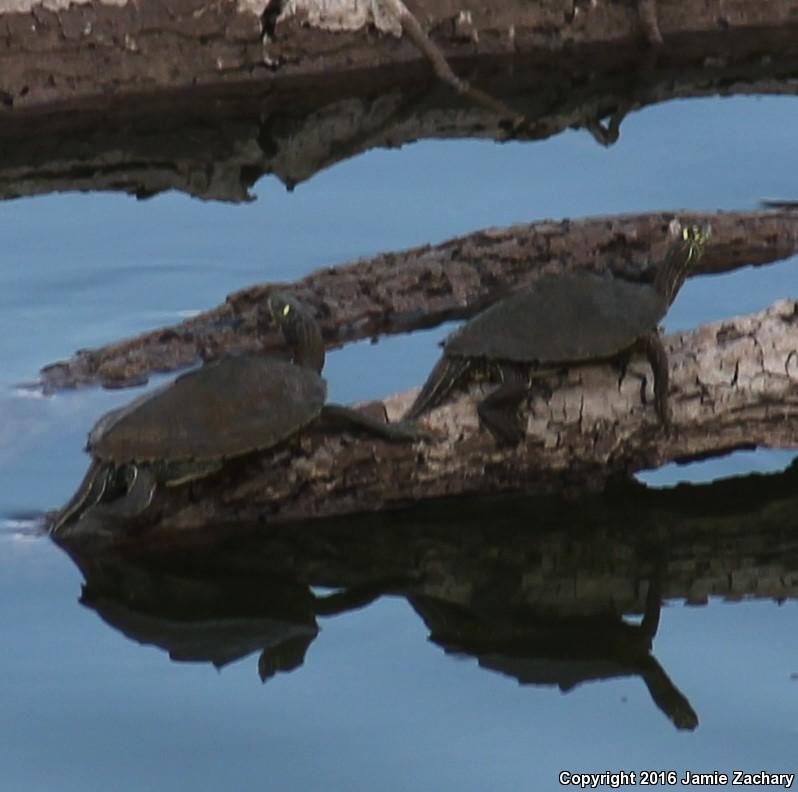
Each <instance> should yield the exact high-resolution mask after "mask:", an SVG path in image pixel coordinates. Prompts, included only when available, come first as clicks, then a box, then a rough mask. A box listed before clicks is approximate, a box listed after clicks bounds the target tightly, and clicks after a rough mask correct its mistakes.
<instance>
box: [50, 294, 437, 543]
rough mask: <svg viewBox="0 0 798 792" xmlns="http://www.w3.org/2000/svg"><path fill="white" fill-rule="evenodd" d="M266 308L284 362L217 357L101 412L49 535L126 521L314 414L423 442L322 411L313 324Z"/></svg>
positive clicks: (354, 416) (282, 299) (272, 301)
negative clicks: (87, 458)
mask: <svg viewBox="0 0 798 792" xmlns="http://www.w3.org/2000/svg"><path fill="white" fill-rule="evenodd" d="M268 307H269V313H270V315H271V319H272V322H273V323H275V324H277V326H278V327H279V328H280V330H281V332H282V335H283V337H284V339H285V341H286V343H287V345H288V347H289V349H290V351H291V355H292V359H293V362H290V361H287V360H281V359H279V358H274V357H266V356H258V355H242V356H238V357H233V356H230V357H224V358H221V359H220V360H217V361H214V362H213V363H209V364H208V365H206V366H203V367H202V368H200V369H197V370H195V371H190V372H188V373H186V374H183V375H181V376H180V377H178V378H177V379H176V380H175V381H174V382H173V383H171V384H169V385H167V386H165V387H163V388H160V389H159V390H156V391H154V392H152V393H148V394H145V395H143V396H141V397H140V398H138V399H136V400H134V401H133V402H131V403H130V404H128V405H127V406H125V407H122V408H120V409H117V410H112V411H111V412H109V413H107V414H106V415H104V416H103V417H102V418H101V419H100V420H99V421H98V422H97V424H96V425H95V426H94V428H93V429H92V430H91V432H90V433H89V438H88V442H87V445H86V450H87V451H88V452H89V453H90V454H91V455H92V457H93V460H92V463H91V466H90V467H89V470H88V472H87V474H86V476H85V477H84V480H83V482H82V483H81V485H80V487H79V489H78V491H77V492H76V493H75V495H74V496H73V497H72V499H71V500H70V501H69V503H67V504H66V506H64V508H63V509H61V511H60V512H58V513H57V514H56V515H55V518H54V520H53V523H52V526H51V530H52V531H53V532H57V531H58V530H59V529H60V528H61V527H62V526H64V525H66V524H68V523H71V522H74V521H76V520H79V519H80V518H81V517H82V515H83V514H84V513H86V512H87V511H88V510H89V509H92V508H94V509H98V508H99V511H98V512H97V513H98V514H102V515H103V516H107V517H111V518H114V517H116V518H126V517H133V516H135V515H136V514H139V513H140V512H142V511H143V510H144V509H146V508H147V507H148V506H149V504H150V502H151V501H152V498H153V495H154V492H155V489H156V487H157V485H158V484H163V485H165V486H177V485H179V484H182V483H185V482H187V481H191V480H192V479H197V478H201V477H203V476H207V475H210V474H211V473H214V472H216V471H218V470H220V469H221V467H222V465H223V464H224V462H225V460H227V459H231V458H233V457H238V456H243V455H245V454H248V453H252V452H255V451H263V450H266V449H269V448H272V447H273V446H276V445H277V444H278V443H280V442H282V441H283V440H286V439H287V438H289V437H291V436H292V435H294V434H295V433H296V432H297V431H299V430H300V429H301V428H303V427H304V426H306V425H307V424H309V423H310V422H311V421H314V420H315V419H316V418H318V417H319V416H321V415H323V416H324V417H325V418H326V420H327V421H328V422H332V423H333V424H334V425H340V424H343V425H344V426H349V427H356V428H360V429H365V430H366V431H369V432H371V433H374V434H376V435H378V436H381V437H383V438H386V439H389V440H404V441H408V440H417V439H421V438H423V437H426V436H428V435H427V433H426V432H424V431H423V430H420V429H418V428H417V427H415V426H413V425H412V424H410V423H393V424H386V423H381V422H379V421H377V420H374V419H371V418H369V417H367V416H366V415H364V414H362V413H360V412H357V411H355V410H351V409H349V408H346V407H342V406H339V405H326V406H325V398H326V395H327V386H326V383H325V381H324V380H323V379H322V377H321V376H320V372H321V369H322V367H323V366H324V342H323V340H322V337H321V332H320V330H319V327H318V324H317V323H316V321H315V319H314V318H313V317H312V316H311V315H310V313H309V312H308V310H307V309H306V308H305V307H304V306H303V305H302V304H301V303H299V302H297V301H296V300H294V299H293V298H292V297H290V296H289V295H286V294H279V293H274V294H272V295H271V296H270V297H269V301H268ZM98 504H102V506H101V507H99V506H98Z"/></svg>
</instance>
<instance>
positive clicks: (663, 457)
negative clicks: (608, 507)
mask: <svg viewBox="0 0 798 792" xmlns="http://www.w3.org/2000/svg"><path fill="white" fill-rule="evenodd" d="M665 346H666V349H667V351H668V355H669V364H670V372H671V392H670V403H671V409H672V421H673V426H672V430H671V431H670V432H668V433H666V432H665V431H664V430H663V427H662V426H661V424H660V423H659V421H658V419H657V417H656V414H655V410H654V407H653V396H652V393H651V379H652V378H651V376H650V371H649V369H648V366H647V364H645V363H643V362H642V361H641V360H638V359H634V360H633V361H632V362H631V363H630V365H628V366H627V367H626V368H625V370H623V371H619V370H618V368H617V367H615V366H612V365H608V364H607V365H585V366H578V367H573V368H571V369H567V370H564V371H556V372H552V373H551V375H550V376H549V377H548V378H547V381H546V385H547V386H548V388H549V389H550V392H549V393H541V392H534V393H532V394H530V398H529V400H528V401H527V403H526V404H524V405H523V406H522V408H521V415H522V418H523V420H524V422H525V425H526V432H527V434H526V438H525V441H524V442H522V443H521V444H520V445H519V446H517V447H511V448H507V447H497V446H496V443H495V441H494V440H493V438H492V436H491V435H490V434H489V433H488V432H487V431H485V430H484V429H482V428H481V427H480V425H479V422H478V419H477V415H476V408H475V404H476V402H477V401H478V400H479V399H481V398H482V397H483V396H484V386H483V385H476V386H473V387H472V388H471V389H470V390H468V391H465V392H462V393H460V394H458V395H457V396H456V397H455V398H454V399H453V400H452V401H450V402H448V403H446V404H444V405H442V406H441V407H439V408H437V409H434V410H432V411H431V412H430V413H429V414H428V415H426V416H424V417H423V419H422V423H423V425H424V426H425V427H426V428H428V429H429V430H430V431H431V432H432V433H433V434H434V439H433V440H431V441H423V442H416V443H388V442H386V441H384V440H381V439H376V438H374V437H371V436H365V435H362V434H360V435H358V434H352V433H348V432H343V433H342V432H340V431H333V432H330V431H329V430H326V431H325V430H324V429H322V428H320V427H315V428H314V427H313V426H312V425H311V427H309V428H308V429H307V430H303V431H302V432H300V433H299V434H298V435H297V437H295V438H292V439H291V440H289V441H288V442H287V443H285V444H283V445H281V446H279V447H277V448H275V449H274V450H272V451H271V452H268V453H263V454H253V455H250V456H248V457H244V458H241V459H238V460H232V461H230V462H229V463H228V464H227V465H226V466H225V467H224V468H223V470H222V471H221V472H219V473H218V474H214V475H212V476H208V477H207V478H204V479H200V480H197V481H194V482H191V483H188V484H186V485H183V486H179V487H174V488H165V487H160V488H158V489H157V491H156V494H155V499H154V500H153V502H152V504H151V506H150V507H149V508H148V509H147V510H146V511H145V512H144V513H143V514H142V515H141V516H140V518H139V519H140V522H141V525H142V526H146V527H140V528H139V529H137V530H146V532H147V533H148V534H150V535H155V536H158V535H159V534H160V535H166V536H169V535H172V534H181V533H184V532H191V531H197V530H201V529H202V528H203V527H204V526H207V525H209V524H219V523H226V522H227V523H229V522H242V521H243V522H261V523H266V524H269V523H278V522H287V521H296V520H303V519H308V518H318V517H329V516H332V515H338V514H350V513H355V512H361V511H376V510H382V509H390V508H398V507H403V506H407V505H410V504H412V503H416V502H419V501H428V500H431V499H435V498H442V497H450V496H464V495H478V494H495V493H501V492H519V491H521V492H530V493H545V492H553V491H557V492H560V491H563V490H568V489H601V488H602V487H604V486H605V485H606V484H607V483H608V482H610V481H612V480H614V479H616V478H619V477H621V478H623V477H625V476H627V475H628V474H630V473H633V472H635V471H639V470H642V469H646V468H654V467H658V466H660V465H662V464H664V463H666V462H671V461H679V462H684V461H688V460H695V459H701V458H706V457H708V456H714V455H722V454H726V453H729V452H730V451H733V450H736V449H749V448H756V447H760V446H763V447H770V448H796V447H798V303H796V302H795V301H793V300H782V301H779V302H777V303H775V304H774V305H772V306H771V307H770V308H769V309H767V310H766V311H763V312H761V313H757V314H752V315H750V316H746V317H739V318H736V319H732V320H728V321H724V322H719V323H715V324H711V325H706V326H702V327H700V328H698V329H697V330H694V331H692V332H687V333H679V334H676V335H673V336H670V337H668V338H666V339H665ZM414 395H415V392H414V391H413V392H408V393H404V394H400V395H398V396H394V397H391V398H388V399H386V400H385V407H386V410H387V412H388V415H389V417H390V418H396V417H398V416H399V415H401V414H402V413H403V412H404V410H405V409H406V408H407V406H408V405H409V403H410V401H411V400H412V398H413V396H414ZM85 520H86V518H84V519H83V520H81V521H79V522H78V523H76V524H74V528H67V530H68V531H69V530H75V531H77V532H81V531H86V530H88V531H91V530H93V526H92V525H91V522H86V521H85ZM111 530H113V528H112V529H111Z"/></svg>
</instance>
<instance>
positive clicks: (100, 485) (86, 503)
mask: <svg viewBox="0 0 798 792" xmlns="http://www.w3.org/2000/svg"><path fill="white" fill-rule="evenodd" d="M112 478H113V467H112V466H111V465H109V464H108V463H107V462H101V461H100V460H98V459H92V461H91V464H90V465H89V469H88V470H87V471H86V475H85V476H84V477H83V481H81V482H80V486H79V487H78V488H77V490H76V491H75V494H74V495H73V496H72V497H71V498H70V499H69V501H68V502H67V503H66V505H65V506H64V507H63V508H62V509H60V510H59V511H58V512H56V514H55V516H54V517H53V519H52V522H51V523H50V528H49V530H50V533H51V534H55V533H58V531H59V530H60V529H61V528H63V527H64V526H65V525H67V524H69V523H71V522H74V521H76V520H79V519H80V518H81V516H82V515H83V514H84V513H85V512H86V511H87V510H88V509H90V508H92V507H93V506H96V505H97V504H98V503H100V501H101V500H102V499H103V496H104V495H105V492H106V490H107V489H108V487H109V485H110V483H111V479H112Z"/></svg>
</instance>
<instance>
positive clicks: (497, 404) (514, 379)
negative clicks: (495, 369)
mask: <svg viewBox="0 0 798 792" xmlns="http://www.w3.org/2000/svg"><path fill="white" fill-rule="evenodd" d="M499 373H500V376H501V380H502V383H501V385H499V387H498V388H496V390H495V391H493V393H491V394H490V395H488V396H487V397H485V398H484V399H483V400H482V401H481V402H480V403H479V404H478V405H477V414H478V415H479V419H480V421H481V422H482V424H483V425H484V426H485V428H486V429H487V430H488V431H489V432H490V433H491V434H492V435H493V437H494V438H495V439H496V442H497V443H498V444H499V445H507V446H516V445H518V444H519V443H520V442H521V441H522V440H523V439H524V437H525V436H526V431H525V429H524V427H523V426H522V425H521V421H520V420H519V418H518V407H519V406H520V404H521V401H522V400H523V399H524V397H525V396H526V395H527V393H529V378H528V377H527V376H526V375H525V373H524V372H522V371H520V370H519V369H518V368H517V367H515V366H508V365H505V366H501V367H500V371H499Z"/></svg>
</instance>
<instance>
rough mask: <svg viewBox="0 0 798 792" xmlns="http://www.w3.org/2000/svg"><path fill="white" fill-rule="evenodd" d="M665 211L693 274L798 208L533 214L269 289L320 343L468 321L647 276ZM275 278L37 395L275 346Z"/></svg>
mask: <svg viewBox="0 0 798 792" xmlns="http://www.w3.org/2000/svg"><path fill="white" fill-rule="evenodd" d="M674 217H679V218H680V219H681V220H682V222H684V223H700V224H706V223H711V225H712V237H711V238H710V241H709V243H708V245H707V249H706V253H705V255H704V258H703V260H702V261H701V264H700V267H699V269H698V272H699V273H702V274H704V273H710V272H724V271H728V270H731V269H734V268H736V267H740V266H744V265H761V264H765V263H768V262H771V261H775V260H778V259H783V258H786V257H788V256H790V255H792V254H794V253H795V252H796V250H798V214H796V213H795V212H790V211H784V212H752V213H713V214H704V213H691V212H679V213H655V214H644V215H626V216H616V217H599V218H590V219H585V220H575V221H572V220H563V221H560V222H555V221H548V220H547V221H542V222H538V223H531V224H529V225H518V226H512V227H509V228H504V229H488V230H483V231H477V232H474V233H473V234H469V235H468V236H464V237H458V238H455V239H452V240H449V241H447V242H443V243H441V244H439V245H424V246H422V247H419V248H413V249H411V250H406V251H401V252H397V253H385V254H382V255H379V256H375V257H374V258H370V259H361V260H359V261H355V262H353V263H350V264H346V265H342V266H339V267H335V268H325V269H322V270H318V271H317V272H315V273H313V274H311V275H309V276H307V277H306V278H304V279H303V280H301V281H299V282H297V283H293V284H278V285H279V287H280V288H283V289H288V290H290V291H291V292H292V293H294V294H295V295H296V296H297V297H298V298H299V299H301V300H302V301H303V302H305V303H307V304H308V305H309V306H311V307H313V308H314V309H315V311H316V315H317V317H318V319H319V321H320V324H321V327H322V331H323V334H324V338H325V341H326V343H327V346H328V348H332V347H336V346H340V345H342V344H345V343H348V342H350V341H355V340H357V339H362V338H369V337H376V336H379V335H383V334H394V333H405V332H409V331H411V330H416V329H419V328H424V327H433V326H435V325H437V324H440V323H441V322H444V321H447V320H450V319H462V318H467V317H470V316H473V315H474V314H475V313H477V312H478V311H479V310H482V309H483V308H484V307H485V306H486V305H487V304H488V303H490V302H491V301H493V300H495V299H496V298H497V297H498V296H500V295H501V294H502V293H503V292H505V291H507V290H513V289H517V288H519V287H520V286H523V285H524V284H526V283H529V282H531V281H532V280H533V279H534V278H536V277H539V276H540V275H544V274H551V273H556V272H566V271H572V270H576V269H589V270H594V271H596V272H612V273H613V274H615V275H619V276H622V277H627V278H631V279H635V278H636V279H641V278H643V279H645V278H647V277H650V276H651V274H652V265H654V264H656V262H658V261H660V260H661V259H662V256H663V255H664V251H665V249H666V248H667V245H668V244H669V236H668V226H669V223H670V222H671V220H673V218H674ZM272 288H274V284H266V285H260V286H254V287H251V288H249V289H245V290H242V291H239V292H235V293H234V294H231V295H229V296H228V298H227V300H226V301H225V303H224V304H223V305H220V306H218V307H217V308H214V309H211V310H210V311H206V312H204V313H202V314H200V315H198V316H196V317H193V318H191V319H188V320H186V321H184V322H182V323H180V324H178V325H175V326H174V327H170V328H164V329H161V330H155V331H152V332H149V333H144V334H142V335H139V336H136V337H134V338H131V339H127V340H124V341H120V342H117V343H113V344H109V345H107V346H105V347H101V348H98V349H92V350H82V351H80V352H78V353H77V355H76V356H75V357H73V358H72V359H71V360H69V361H64V362H59V363H54V364H52V365H50V366H47V367H45V368H44V369H43V370H42V379H41V385H42V387H43V388H44V389H45V390H46V391H52V390H55V389H58V388H67V387H75V386H81V385H89V384H101V385H103V386H105V387H124V386H127V385H132V384H140V383H141V382H144V381H146V378H147V376H148V374H151V373H153V372H160V371H173V370H175V369H178V368H181V367H185V366H188V365H190V364H192V363H194V362H196V361H197V360H198V359H199V357H200V356H201V355H204V356H206V357H207V356H217V355H220V354H223V353H226V352H239V351H258V350H267V351H268V350H274V349H277V348H278V346H279V344H280V342H279V340H278V338H277V335H276V333H266V334H264V333H263V328H262V323H260V317H261V316H262V315H263V312H264V310H265V300H266V297H267V296H268V293H269V291H270V289H272Z"/></svg>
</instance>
